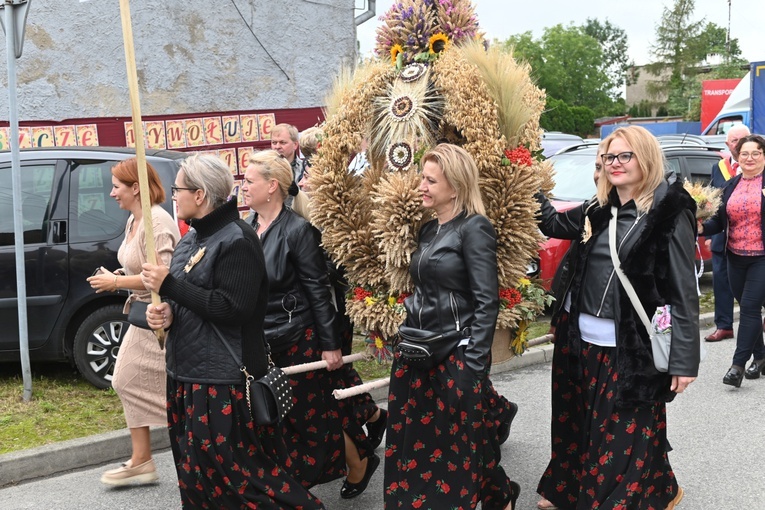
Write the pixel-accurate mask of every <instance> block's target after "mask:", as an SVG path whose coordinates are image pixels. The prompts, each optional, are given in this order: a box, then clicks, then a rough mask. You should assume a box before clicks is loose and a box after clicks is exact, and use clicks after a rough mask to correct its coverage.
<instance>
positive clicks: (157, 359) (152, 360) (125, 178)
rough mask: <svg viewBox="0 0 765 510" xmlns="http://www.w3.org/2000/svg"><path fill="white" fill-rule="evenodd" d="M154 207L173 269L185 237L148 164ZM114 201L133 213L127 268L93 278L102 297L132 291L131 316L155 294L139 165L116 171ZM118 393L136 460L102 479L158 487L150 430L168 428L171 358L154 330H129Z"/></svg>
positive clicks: (122, 257)
mask: <svg viewBox="0 0 765 510" xmlns="http://www.w3.org/2000/svg"><path fill="white" fill-rule="evenodd" d="M146 172H147V177H148V183H149V200H150V201H151V219H152V227H153V231H154V247H155V249H156V252H157V253H158V254H159V258H160V260H161V262H162V263H163V264H169V263H170V258H171V257H172V255H173V250H174V249H175V245H176V244H178V240H179V239H180V237H181V234H180V232H179V231H178V224H177V223H176V222H175V220H174V219H173V218H172V216H170V214H169V213H168V212H167V211H165V210H164V209H163V208H162V206H161V204H162V203H164V201H165V190H164V188H162V181H160V179H159V175H158V174H157V171H156V170H155V169H154V167H152V166H151V164H149V163H147V164H146ZM110 196H111V197H112V198H114V200H116V201H117V203H118V204H119V206H120V209H125V210H128V211H130V216H129V217H128V221H127V224H126V226H125V238H124V239H123V240H122V244H121V245H120V248H119V251H118V252H117V259H118V260H119V262H120V264H121V265H122V267H121V268H120V269H117V270H115V271H114V273H107V274H104V273H98V274H96V275H93V276H91V277H90V278H88V282H89V283H90V286H91V287H93V288H94V289H95V290H96V292H104V291H110V292H114V291H117V290H119V289H129V290H130V291H131V292H130V294H129V296H128V299H127V301H126V302H125V313H127V312H129V311H130V307H131V306H133V303H136V302H143V303H148V302H150V301H151V294H150V293H149V292H148V291H147V290H146V287H144V285H143V282H141V276H140V272H141V265H142V264H143V263H144V262H146V261H147V258H146V257H147V256H146V232H145V230H144V222H143V209H142V207H141V194H140V191H139V189H138V163H137V161H136V159H135V158H130V159H126V160H125V161H121V162H119V163H117V164H116V165H114V167H113V168H112V191H111V193H110ZM112 386H113V387H114V391H116V392H117V395H118V396H119V397H120V400H121V401H122V407H123V409H124V411H125V421H126V422H127V426H128V429H129V430H130V440H131V443H132V446H133V454H132V455H131V457H130V459H128V460H127V461H126V462H124V463H123V464H122V466H120V467H118V468H115V469H110V470H108V471H106V472H105V473H104V474H103V475H102V476H101V482H102V483H104V484H106V485H128V484H134V483H149V482H154V481H156V480H157V479H158V478H159V476H158V475H157V468H156V466H155V465H154V459H153V458H152V456H151V434H150V432H149V427H151V426H166V425H167V411H166V409H165V408H166V406H165V353H164V352H162V349H160V347H159V343H158V342H157V337H156V336H155V335H154V333H152V332H151V331H150V330H148V329H141V328H139V327H137V326H133V325H131V326H129V327H128V330H127V332H126V333H125V338H124V339H123V341H122V346H121V347H120V350H119V354H118V355H117V362H116V364H115V366H114V376H113V378H112Z"/></svg>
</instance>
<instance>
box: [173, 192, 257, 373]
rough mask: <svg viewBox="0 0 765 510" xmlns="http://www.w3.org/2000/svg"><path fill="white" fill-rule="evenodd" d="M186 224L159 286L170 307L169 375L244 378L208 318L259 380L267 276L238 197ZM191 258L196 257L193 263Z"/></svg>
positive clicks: (254, 237)
mask: <svg viewBox="0 0 765 510" xmlns="http://www.w3.org/2000/svg"><path fill="white" fill-rule="evenodd" d="M190 226H191V230H190V231H189V233H188V234H186V235H185V236H184V237H183V238H182V239H181V242H180V243H179V244H178V246H177V247H176V251H175V253H174V254H173V260H172V262H171V265H170V274H169V275H168V276H167V277H166V278H165V280H164V282H163V283H162V286H161V288H160V294H161V295H162V296H163V297H166V298H168V299H169V300H171V301H172V305H173V324H172V329H171V330H170V335H169V337H168V342H167V371H168V374H169V375H170V376H171V377H173V378H175V379H177V380H179V381H185V382H196V383H209V384H239V383H242V382H243V376H242V374H241V373H240V372H239V367H238V366H237V364H236V362H235V361H234V359H233V357H232V356H231V354H230V353H229V352H228V350H227V349H226V347H225V346H224V345H223V342H221V340H220V338H218V336H217V334H216V333H215V332H214V330H213V329H212V327H211V326H210V324H209V323H214V324H215V325H216V326H217V327H218V329H219V330H220V331H221V332H222V334H223V335H224V337H225V338H226V340H227V341H228V343H229V345H231V347H232V348H233V350H234V352H235V353H236V354H237V355H238V356H239V359H240V360H242V361H243V363H244V364H245V366H247V368H248V371H249V373H250V374H251V375H253V376H254V377H255V378H258V377H260V376H261V375H263V374H264V373H265V371H266V367H267V362H266V355H265V340H264V337H263V318H264V315H265V310H266V301H267V298H268V279H267V277H266V270H265V259H264V256H263V249H262V247H261V245H260V241H259V239H258V238H257V236H256V235H255V233H254V232H253V230H252V228H251V227H250V226H249V225H247V224H246V223H245V222H244V221H242V220H241V219H239V212H238V210H237V207H236V202H235V201H231V202H228V203H226V204H224V205H222V206H220V207H218V208H217V209H215V210H214V211H212V212H211V213H210V214H208V215H207V216H205V217H203V218H200V219H193V220H191V222H190ZM202 249H204V254H203V255H202V256H201V257H199V254H200V253H201V250H202ZM192 259H197V261H196V262H195V263H193V264H192V263H191V260H192Z"/></svg>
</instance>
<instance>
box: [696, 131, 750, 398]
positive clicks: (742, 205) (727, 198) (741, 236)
mask: <svg viewBox="0 0 765 510" xmlns="http://www.w3.org/2000/svg"><path fill="white" fill-rule="evenodd" d="M736 150H737V151H738V164H739V168H740V169H741V173H740V174H739V175H737V176H736V177H733V178H732V179H731V180H729V181H728V183H727V185H726V186H725V188H723V198H722V206H721V207H720V209H719V210H718V211H717V214H716V215H715V216H714V217H712V218H710V219H709V220H707V221H705V222H704V224H703V225H701V226H700V227H699V233H702V232H703V233H704V234H707V235H711V234H717V233H718V232H722V231H725V235H726V243H725V245H726V250H727V253H726V255H727V258H728V278H729V281H730V287H731V290H732V291H733V296H734V297H735V298H736V301H738V304H739V307H740V317H739V326H738V334H737V335H736V351H735V353H734V354H733V364H732V365H731V367H730V368H729V369H728V372H727V373H726V374H725V376H724V377H723V384H729V385H731V386H735V387H736V388H738V387H740V386H741V382H742V380H743V379H744V377H746V378H747V379H757V378H759V377H760V374H765V343H763V339H762V306H763V304H765V242H764V241H763V240H764V239H765V212H764V211H765V200H763V194H765V187H764V186H763V179H762V172H763V169H765V157H764V156H763V151H765V138H763V137H762V136H760V135H748V136H745V137H744V138H741V139H740V140H739V141H738V144H737V145H736ZM752 357H753V358H754V359H753V361H752V363H751V364H750V365H749V368H747V369H746V371H744V366H745V365H746V362H747V361H749V359H750V358H752Z"/></svg>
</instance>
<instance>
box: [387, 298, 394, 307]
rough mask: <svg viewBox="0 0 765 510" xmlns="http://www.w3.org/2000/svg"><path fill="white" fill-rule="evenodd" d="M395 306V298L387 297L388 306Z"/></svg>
mask: <svg viewBox="0 0 765 510" xmlns="http://www.w3.org/2000/svg"><path fill="white" fill-rule="evenodd" d="M395 304H396V298H394V297H393V296H388V306H390V307H393V305H395Z"/></svg>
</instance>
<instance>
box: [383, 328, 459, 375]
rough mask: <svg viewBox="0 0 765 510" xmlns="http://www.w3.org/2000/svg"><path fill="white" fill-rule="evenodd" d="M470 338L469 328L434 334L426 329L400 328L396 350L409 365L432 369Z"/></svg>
mask: <svg viewBox="0 0 765 510" xmlns="http://www.w3.org/2000/svg"><path fill="white" fill-rule="evenodd" d="M469 336H470V330H469V328H465V329H464V330H452V331H447V332H446V333H433V332H432V331H426V330H424V329H417V328H411V327H409V326H400V327H399V328H398V337H399V342H398V344H397V345H396V349H398V352H400V353H401V356H402V357H403V358H404V359H405V360H406V363H407V365H410V366H413V367H416V368H423V369H431V368H433V367H435V366H438V365H439V364H440V363H441V362H442V361H444V360H445V359H446V358H447V357H448V356H449V355H450V354H451V353H452V352H453V351H454V349H456V348H457V345H459V343H460V342H461V341H462V339H464V338H468V337H469Z"/></svg>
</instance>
